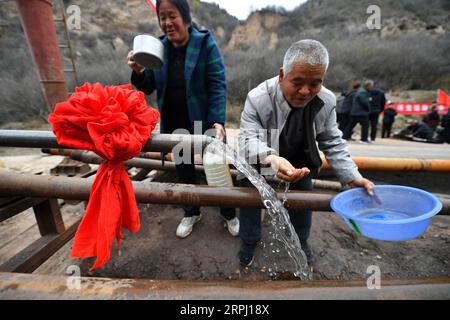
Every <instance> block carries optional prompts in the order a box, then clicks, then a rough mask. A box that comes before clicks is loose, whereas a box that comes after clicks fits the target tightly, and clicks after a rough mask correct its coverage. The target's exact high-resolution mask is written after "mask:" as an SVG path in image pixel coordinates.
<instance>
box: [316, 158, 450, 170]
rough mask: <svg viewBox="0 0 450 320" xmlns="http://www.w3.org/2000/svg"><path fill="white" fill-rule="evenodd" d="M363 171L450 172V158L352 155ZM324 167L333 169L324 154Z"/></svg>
mask: <svg viewBox="0 0 450 320" xmlns="http://www.w3.org/2000/svg"><path fill="white" fill-rule="evenodd" d="M352 159H353V161H354V162H355V163H356V165H357V166H358V169H359V170H362V171H432V172H450V160H438V159H407V158H405V159H401V158H368V157H352ZM322 161H323V169H324V170H331V168H330V165H329V164H328V162H327V161H326V159H325V158H324V157H323V156H322Z"/></svg>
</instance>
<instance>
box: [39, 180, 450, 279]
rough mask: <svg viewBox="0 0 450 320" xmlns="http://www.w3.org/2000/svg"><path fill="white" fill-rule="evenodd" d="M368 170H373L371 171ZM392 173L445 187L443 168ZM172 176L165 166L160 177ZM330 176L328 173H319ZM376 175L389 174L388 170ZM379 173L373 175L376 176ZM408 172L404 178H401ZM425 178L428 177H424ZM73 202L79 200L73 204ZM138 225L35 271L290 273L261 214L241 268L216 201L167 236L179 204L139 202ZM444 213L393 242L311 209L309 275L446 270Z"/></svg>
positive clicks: (170, 275)
mask: <svg viewBox="0 0 450 320" xmlns="http://www.w3.org/2000/svg"><path fill="white" fill-rule="evenodd" d="M375 176H376V175H375ZM416 176H417V174H412V175H411V174H399V175H394V176H393V177H394V178H392V179H393V180H392V182H391V183H396V182H395V181H396V180H397V179H400V181H402V183H403V184H405V185H408V184H409V185H413V186H417V187H419V186H420V185H418V182H420V181H427V182H426V183H425V184H429V185H433V187H432V188H431V189H430V188H428V190H430V191H432V192H440V193H442V192H443V191H445V190H447V191H448V187H447V186H446V182H447V181H450V179H449V178H450V176H449V175H448V174H447V175H443V174H439V175H436V174H420V175H419V177H418V178H417V177H416ZM171 178H174V177H173V176H172V175H170V174H166V175H165V176H163V177H162V178H161V177H160V179H162V180H165V181H167V180H170V179H171ZM327 178H330V177H327ZM371 178H372V179H374V181H376V182H379V183H381V182H385V183H387V182H390V181H389V178H390V177H389V176H385V177H384V180H379V179H375V178H377V177H371ZM378 178H379V177H378ZM407 179H410V181H411V182H410V183H408V182H407ZM430 181H432V182H431V183H430ZM79 206H80V205H79ZM139 209H140V213H141V219H142V228H141V230H140V231H139V232H138V233H137V234H134V235H133V234H130V233H129V232H124V240H123V247H122V249H121V252H120V254H119V253H118V252H117V249H114V250H113V253H112V259H111V260H110V262H109V263H108V264H107V265H106V266H104V267H102V268H101V269H99V270H96V271H93V272H90V271H89V267H90V266H92V264H93V261H94V260H93V259H84V260H75V259H71V258H69V252H70V246H71V242H69V243H68V244H67V245H66V246H65V247H63V248H62V249H61V250H60V251H59V252H58V253H57V254H56V255H55V256H53V257H52V258H51V259H50V260H48V261H47V262H46V263H45V264H44V265H42V266H41V267H40V268H39V269H38V270H37V271H36V273H43V274H64V272H65V270H66V269H67V267H68V266H70V265H73V264H75V265H79V266H80V267H81V271H82V275H86V276H99V277H111V278H147V279H184V280H200V279H202V280H205V279H209V280H224V279H244V280H261V279H293V278H294V277H293V275H292V271H293V267H294V265H293V263H292V260H291V259H290V258H289V257H288V255H287V253H286V251H285V250H284V248H283V246H282V245H281V244H280V243H279V242H277V241H274V239H273V230H272V228H273V227H272V226H271V224H270V223H269V220H268V217H267V215H266V216H265V219H264V223H263V225H264V228H263V241H261V243H260V245H259V246H258V248H257V251H256V257H255V261H254V263H253V265H252V266H251V267H249V268H241V267H240V266H239V261H238V257H237V253H238V250H239V247H240V240H239V238H237V237H232V236H231V235H230V234H229V233H228V231H227V230H226V229H225V228H224V223H223V220H222V218H221V216H220V215H219V212H218V208H206V207H205V208H202V213H203V218H202V220H201V221H200V222H199V223H198V224H197V225H196V226H195V228H194V231H193V233H192V234H191V235H190V236H189V237H187V238H186V239H178V238H177V237H176V236H175V230H176V227H177V224H178V223H179V221H180V219H181V218H182V210H181V209H180V208H179V207H176V206H160V205H140V206H139ZM449 227H450V216H436V217H435V218H433V220H432V222H431V224H430V227H429V228H428V230H427V232H426V233H425V234H424V235H423V236H421V237H420V238H418V239H414V240H410V241H401V242H386V241H377V240H372V239H368V238H365V237H363V236H359V235H357V234H356V233H354V232H353V231H351V230H350V229H349V228H348V227H347V226H346V225H345V224H344V222H343V221H342V220H341V218H340V217H339V216H338V215H336V214H334V213H330V212H314V217H313V226H312V231H311V238H310V243H311V246H312V249H313V251H314V253H315V256H316V262H315V263H314V266H313V268H314V273H313V278H314V279H316V280H326V279H362V278H367V276H368V274H367V268H368V267H369V266H372V265H376V266H379V267H380V270H381V275H382V278H385V279H388V278H389V279H403V278H417V277H437V276H450V265H449V263H450V250H449V248H450V228H449Z"/></svg>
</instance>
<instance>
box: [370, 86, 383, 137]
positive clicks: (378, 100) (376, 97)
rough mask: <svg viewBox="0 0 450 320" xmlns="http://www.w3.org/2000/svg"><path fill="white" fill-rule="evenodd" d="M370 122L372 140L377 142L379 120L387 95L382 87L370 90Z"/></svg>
mask: <svg viewBox="0 0 450 320" xmlns="http://www.w3.org/2000/svg"><path fill="white" fill-rule="evenodd" d="M370 97H371V98H372V100H371V101H370V108H369V122H370V141H372V142H375V139H376V138H377V129H378V121H379V118H380V113H381V112H383V110H384V107H385V105H386V96H385V95H384V91H383V90H381V89H380V88H377V87H375V88H373V89H372V90H370Z"/></svg>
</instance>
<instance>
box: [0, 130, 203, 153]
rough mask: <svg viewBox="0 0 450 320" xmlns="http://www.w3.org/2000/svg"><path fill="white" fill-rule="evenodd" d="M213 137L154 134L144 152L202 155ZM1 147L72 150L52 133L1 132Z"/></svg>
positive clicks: (29, 131)
mask: <svg viewBox="0 0 450 320" xmlns="http://www.w3.org/2000/svg"><path fill="white" fill-rule="evenodd" d="M211 139H212V138H211V137H208V136H205V135H183V134H153V135H152V137H151V138H150V139H149V141H148V142H147V144H146V145H145V146H144V147H143V148H142V151H144V152H145V151H158V152H166V153H169V152H172V151H173V149H174V147H178V148H180V149H181V148H182V147H184V148H185V149H184V150H186V148H188V146H189V145H190V146H191V150H192V151H193V152H194V153H202V151H203V150H204V148H205V146H206V145H207V144H208V143H210V141H211ZM0 146H1V147H16V148H56V149H71V148H69V147H66V146H61V145H59V144H58V142H57V141H56V137H55V134H54V133H53V132H51V131H32V130H0Z"/></svg>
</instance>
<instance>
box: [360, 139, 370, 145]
mask: <svg viewBox="0 0 450 320" xmlns="http://www.w3.org/2000/svg"><path fill="white" fill-rule="evenodd" d="M359 143H361V144H370V142H369V141H364V140H359Z"/></svg>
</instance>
